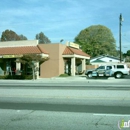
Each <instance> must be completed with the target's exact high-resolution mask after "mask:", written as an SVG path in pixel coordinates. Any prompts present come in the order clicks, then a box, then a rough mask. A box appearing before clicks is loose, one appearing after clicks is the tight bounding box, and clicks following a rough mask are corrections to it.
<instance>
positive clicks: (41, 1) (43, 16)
mask: <svg viewBox="0 0 130 130" xmlns="http://www.w3.org/2000/svg"><path fill="white" fill-rule="evenodd" d="M0 5H1V8H0V34H2V32H3V31H5V30H6V29H9V30H13V31H15V32H16V33H17V34H19V35H20V34H23V35H24V36H26V37H27V38H28V40H33V39H35V35H36V34H37V33H40V32H43V33H44V34H45V35H46V36H47V37H48V38H49V39H50V40H51V42H52V43H59V42H60V40H61V39H64V41H63V44H64V43H65V42H66V41H72V42H73V41H74V38H75V37H76V36H77V35H78V34H79V32H80V31H81V30H83V29H85V28H87V27H89V26H91V25H99V24H100V25H104V26H106V27H108V28H109V29H110V30H111V31H112V33H113V36H114V38H115V39H116V44H117V47H119V15H120V13H122V16H123V18H124V21H123V22H122V50H123V52H126V51H127V50H130V9H129V8H130V0H4V1H0Z"/></svg>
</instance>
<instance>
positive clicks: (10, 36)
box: [1, 30, 20, 41]
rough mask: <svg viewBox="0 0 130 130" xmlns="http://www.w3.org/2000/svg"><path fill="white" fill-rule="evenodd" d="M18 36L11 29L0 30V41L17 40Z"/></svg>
mask: <svg viewBox="0 0 130 130" xmlns="http://www.w3.org/2000/svg"><path fill="white" fill-rule="evenodd" d="M18 40H20V37H19V36H18V35H17V34H16V33H15V32H14V31H12V30H5V31H4V32H2V35H1V41H18Z"/></svg>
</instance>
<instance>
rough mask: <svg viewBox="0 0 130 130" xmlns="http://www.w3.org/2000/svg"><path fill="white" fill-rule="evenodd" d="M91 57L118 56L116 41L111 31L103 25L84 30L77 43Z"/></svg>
mask: <svg viewBox="0 0 130 130" xmlns="http://www.w3.org/2000/svg"><path fill="white" fill-rule="evenodd" d="M74 42H76V43H78V44H79V45H80V46H81V49H82V50H83V51H85V52H86V53H88V54H89V55H90V56H91V57H95V56H98V55H102V54H106V55H113V56H116V55H117V51H116V45H115V39H114V37H113V34H112V32H111V31H110V29H108V28H107V27H105V26H103V25H93V26H90V27H88V28H86V29H84V30H82V31H81V32H80V33H79V34H78V35H77V36H76V37H75V41H74Z"/></svg>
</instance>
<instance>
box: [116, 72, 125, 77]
mask: <svg viewBox="0 0 130 130" xmlns="http://www.w3.org/2000/svg"><path fill="white" fill-rule="evenodd" d="M122 76H123V75H122V73H121V72H117V73H115V78H117V79H120V78H122Z"/></svg>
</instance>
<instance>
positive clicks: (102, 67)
mask: <svg viewBox="0 0 130 130" xmlns="http://www.w3.org/2000/svg"><path fill="white" fill-rule="evenodd" d="M97 69H105V66H100V67H98V68H97Z"/></svg>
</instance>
